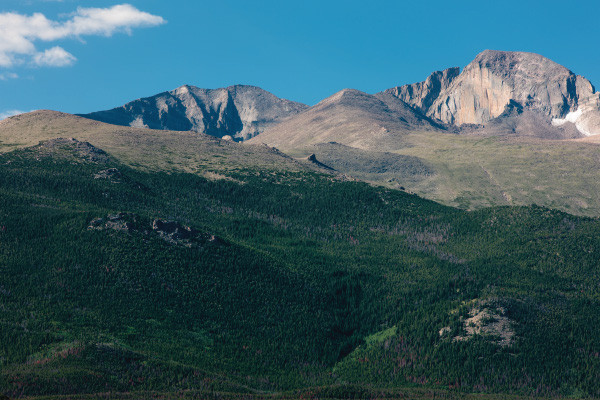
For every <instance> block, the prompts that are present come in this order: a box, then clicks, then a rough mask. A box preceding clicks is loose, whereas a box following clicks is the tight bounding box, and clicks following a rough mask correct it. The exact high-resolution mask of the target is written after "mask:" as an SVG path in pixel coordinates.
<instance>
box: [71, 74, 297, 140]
mask: <svg viewBox="0 0 600 400" xmlns="http://www.w3.org/2000/svg"><path fill="white" fill-rule="evenodd" d="M306 108H307V106H306V105H304V104H301V103H296V102H293V101H290V100H285V99H280V98H278V97H277V96H275V95H273V94H271V93H269V92H267V91H265V90H263V89H261V88H258V87H255V86H246V85H236V86H230V87H227V88H221V89H200V88H197V87H194V86H189V85H184V86H181V87H179V88H177V89H175V90H172V91H170V92H164V93H160V94H157V95H155V96H152V97H146V98H142V99H138V100H134V101H132V102H130V103H127V104H125V105H124V106H122V107H117V108H113V109H112V110H107V111H98V112H93V113H90V114H82V115H81V116H82V117H86V118H90V119H94V120H97V121H101V122H107V123H110V124H114V125H124V126H132V127H138V128H150V129H165V130H174V131H194V132H201V133H206V134H208V135H212V136H216V137H226V138H228V137H231V138H233V139H235V140H244V139H249V138H251V137H253V136H256V135H258V134H259V133H261V132H262V131H263V130H264V129H265V128H267V127H269V126H271V125H273V124H275V123H277V122H278V121H279V120H281V119H284V118H285V117H288V116H291V115H295V114H297V113H298V112H300V111H302V110H304V109H306Z"/></svg>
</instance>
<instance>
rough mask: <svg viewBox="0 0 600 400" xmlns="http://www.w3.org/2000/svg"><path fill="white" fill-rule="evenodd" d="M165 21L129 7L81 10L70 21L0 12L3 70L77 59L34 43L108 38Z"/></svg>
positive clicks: (65, 63) (66, 62) (124, 5)
mask: <svg viewBox="0 0 600 400" xmlns="http://www.w3.org/2000/svg"><path fill="white" fill-rule="evenodd" d="M165 22H166V21H165V20H164V19H163V18H162V17H160V16H157V15H152V14H149V13H147V12H143V11H140V10H138V9H137V8H135V7H133V6H132V5H129V4H120V5H116V6H113V7H110V8H82V7H79V8H78V9H77V11H76V12H74V13H73V14H71V15H69V19H67V20H66V21H62V22H61V21H53V20H50V19H48V18H46V16H45V15H44V14H41V13H35V14H33V15H23V14H18V13H14V12H6V13H0V67H11V66H13V65H17V64H22V63H25V62H28V61H29V62H33V64H34V65H49V66H66V65H71V64H72V63H73V62H74V61H75V60H76V58H75V57H74V56H73V55H72V54H70V53H68V52H67V51H66V50H64V49H63V48H61V47H53V48H51V49H49V50H45V51H42V52H40V51H38V50H37V48H36V45H35V42H36V41H43V42H51V41H55V40H59V39H65V38H81V37H82V36H84V35H101V36H106V37H109V36H112V35H113V34H115V33H118V32H125V33H128V34H131V30H132V29H133V28H139V27H150V26H158V25H161V24H164V23H165ZM61 56H62V57H61ZM38 60H42V61H46V60H51V61H52V62H54V63H48V62H46V63H42V64H40V62H38ZM59 60H62V61H59Z"/></svg>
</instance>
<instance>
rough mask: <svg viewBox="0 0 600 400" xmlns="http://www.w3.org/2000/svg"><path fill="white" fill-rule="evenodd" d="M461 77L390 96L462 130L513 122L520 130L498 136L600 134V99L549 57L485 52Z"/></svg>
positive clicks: (433, 79)
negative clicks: (473, 126)
mask: <svg viewBox="0 0 600 400" xmlns="http://www.w3.org/2000/svg"><path fill="white" fill-rule="evenodd" d="M456 72H457V69H456V68H453V69H449V70H446V71H443V72H434V73H433V74H432V75H431V76H430V77H429V78H427V80H426V81H425V82H422V83H418V84H413V85H405V86H400V87H396V88H392V89H388V90H386V91H385V92H386V93H389V94H392V95H394V96H397V97H398V98H399V99H401V100H403V101H405V102H406V103H407V104H410V105H411V106H413V107H415V108H416V109H418V110H419V111H421V112H423V113H424V114H426V115H427V116H429V117H431V118H433V119H435V120H439V121H441V122H443V123H445V124H449V125H456V126H459V127H462V126H465V125H469V124H475V125H487V124H488V123H489V122H490V121H493V120H494V119H496V118H503V119H504V120H506V119H507V117H510V120H511V121H513V122H512V124H513V125H514V126H513V127H507V126H505V128H507V129H506V131H502V130H500V131H499V130H497V129H496V130H495V132H496V133H499V132H504V133H520V134H525V135H533V136H539V137H553V138H554V137H556V136H562V137H563V138H567V137H572V136H574V135H578V136H590V135H594V134H600V94H599V93H597V92H596V91H595V89H594V86H593V85H592V84H591V83H590V82H589V81H588V80H587V79H585V78H584V77H582V76H579V75H575V74H574V73H573V72H571V71H570V70H568V69H567V68H565V67H563V66H561V65H559V64H557V63H555V62H554V61H551V60H549V59H548V58H545V57H543V56H541V55H538V54H534V53H526V52H510V51H495V50H485V51H483V52H482V53H480V54H479V55H477V57H476V58H475V59H474V60H473V61H472V62H471V63H469V65H467V66H466V67H465V68H464V69H463V71H462V72H461V73H460V74H459V75H458V76H456ZM532 113H534V114H537V115H539V116H540V117H543V119H544V120H545V122H544V123H543V124H542V125H541V127H540V126H539V124H537V123H533V124H532V123H529V121H531V120H532V119H534V120H535V119H536V118H537V117H536V116H532ZM573 128H576V131H575V130H574V129H573ZM469 130H471V131H472V129H469V128H467V131H469ZM574 132H575V133H574ZM577 132H578V133H577Z"/></svg>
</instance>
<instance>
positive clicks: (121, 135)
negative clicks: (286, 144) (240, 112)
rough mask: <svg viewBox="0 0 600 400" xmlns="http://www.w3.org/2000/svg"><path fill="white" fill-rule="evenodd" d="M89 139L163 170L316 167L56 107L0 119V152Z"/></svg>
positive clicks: (195, 136) (136, 162)
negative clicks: (43, 142)
mask: <svg viewBox="0 0 600 400" xmlns="http://www.w3.org/2000/svg"><path fill="white" fill-rule="evenodd" d="M55 138H75V139H78V140H81V141H88V142H90V143H92V144H93V145H95V146H97V147H100V148H102V149H104V150H106V151H108V152H110V153H111V154H114V155H115V156H116V157H118V158H119V159H120V160H121V161H122V162H125V163H127V164H129V165H132V166H139V167H142V168H146V169H150V170H155V171H156V170H161V171H187V172H197V171H207V170H214V171H227V170H230V169H238V168H244V167H257V168H260V167H264V168H268V169H286V170H293V171H299V170H304V169H307V168H308V169H311V168H312V169H314V167H313V166H311V165H310V164H305V163H300V162H298V161H295V160H293V159H291V158H290V157H287V156H285V155H284V154H281V153H279V152H277V151H274V150H273V149H270V148H268V147H265V146H244V147H242V146H241V145H239V144H237V143H233V142H229V141H226V140H221V139H217V138H215V137H212V136H209V135H205V134H202V133H196V132H180V131H164V130H151V129H143V128H131V127H124V126H117V125H111V124H106V123H103V122H98V121H94V120H90V119H87V118H82V117H78V116H75V115H71V114H65V113H61V112H57V111H48V110H42V111H35V112H31V113H27V114H22V115H18V116H15V117H11V118H8V119H6V120H4V121H0V152H6V151H10V150H12V149H15V148H19V147H26V146H32V145H36V144H38V142H40V141H41V140H47V139H55Z"/></svg>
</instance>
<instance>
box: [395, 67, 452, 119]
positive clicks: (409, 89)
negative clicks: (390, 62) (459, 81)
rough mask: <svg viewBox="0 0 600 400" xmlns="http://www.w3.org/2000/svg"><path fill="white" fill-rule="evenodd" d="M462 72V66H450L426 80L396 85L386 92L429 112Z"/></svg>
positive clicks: (421, 110)
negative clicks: (441, 94)
mask: <svg viewBox="0 0 600 400" xmlns="http://www.w3.org/2000/svg"><path fill="white" fill-rule="evenodd" d="M459 74H460V68H458V67H454V68H448V69H445V70H443V71H435V72H434V73H432V74H431V75H429V77H427V79H426V80H425V81H424V82H417V83H413V84H410V85H404V86H396V87H394V88H391V89H388V90H386V91H385V92H384V93H388V94H391V95H393V96H395V97H397V98H399V99H400V100H402V101H403V102H405V103H406V104H409V105H411V106H412V107H414V108H415V109H417V110H418V111H420V112H421V113H423V114H427V112H428V111H429V108H430V107H431V106H432V105H433V102H434V101H435V100H436V99H437V98H438V97H439V96H440V93H442V92H443V91H444V90H446V89H447V88H448V87H449V86H450V84H451V83H452V82H453V81H454V79H455V78H456V77H458V75H459Z"/></svg>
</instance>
